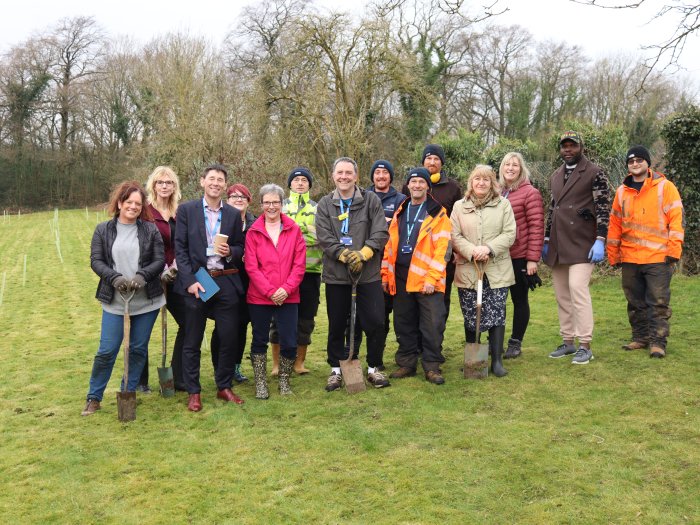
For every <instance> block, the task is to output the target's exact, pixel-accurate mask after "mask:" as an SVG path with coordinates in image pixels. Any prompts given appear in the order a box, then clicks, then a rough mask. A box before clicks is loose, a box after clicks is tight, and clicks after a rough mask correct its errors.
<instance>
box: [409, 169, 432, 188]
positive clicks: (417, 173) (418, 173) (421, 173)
mask: <svg viewBox="0 0 700 525" xmlns="http://www.w3.org/2000/svg"><path fill="white" fill-rule="evenodd" d="M414 177H419V178H421V179H423V180H425V181H426V182H427V183H428V189H433V183H432V182H431V181H430V173H429V172H428V170H426V169H425V168H413V169H412V170H411V171H409V172H408V176H407V177H406V184H408V183H409V182H411V179H413V178H414Z"/></svg>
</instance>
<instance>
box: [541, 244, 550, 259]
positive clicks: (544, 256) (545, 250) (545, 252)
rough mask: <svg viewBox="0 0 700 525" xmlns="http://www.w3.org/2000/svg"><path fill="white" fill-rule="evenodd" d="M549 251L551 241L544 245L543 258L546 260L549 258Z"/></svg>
mask: <svg viewBox="0 0 700 525" xmlns="http://www.w3.org/2000/svg"><path fill="white" fill-rule="evenodd" d="M548 252H549V243H547V242H546V243H544V244H543V245H542V260H543V261H544V260H545V259H546V258H547V253H548Z"/></svg>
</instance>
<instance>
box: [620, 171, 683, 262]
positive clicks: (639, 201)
mask: <svg viewBox="0 0 700 525" xmlns="http://www.w3.org/2000/svg"><path fill="white" fill-rule="evenodd" d="M631 181H632V176H631V175H628V176H627V178H626V179H625V180H624V181H623V183H622V185H621V186H620V187H619V188H617V191H616V192H615V200H614V201H613V205H612V211H611V213H610V228H609V229H608V241H607V248H608V261H609V262H610V264H612V265H615V264H618V263H633V264H649V263H659V262H664V260H665V258H666V257H667V256H668V257H673V258H675V259H680V258H681V251H682V245H683V237H684V231H683V203H682V202H681V196H680V194H679V193H678V189H676V187H675V186H674V185H673V183H672V182H671V181H670V180H668V179H666V176H665V175H663V174H662V173H657V172H653V171H651V170H649V176H648V177H647V178H646V179H645V180H644V185H643V186H642V189H641V190H639V191H637V190H635V189H634V188H631V187H630V186H628V183H629V182H631Z"/></svg>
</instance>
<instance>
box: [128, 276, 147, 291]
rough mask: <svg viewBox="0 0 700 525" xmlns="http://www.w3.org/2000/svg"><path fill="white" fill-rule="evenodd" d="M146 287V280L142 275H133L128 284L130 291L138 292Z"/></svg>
mask: <svg viewBox="0 0 700 525" xmlns="http://www.w3.org/2000/svg"><path fill="white" fill-rule="evenodd" d="M144 286H146V279H144V278H143V275H139V274H138V273H137V274H136V275H134V278H133V279H131V282H130V283H129V288H130V289H131V290H134V291H136V290H140V289H141V288H143V287H144Z"/></svg>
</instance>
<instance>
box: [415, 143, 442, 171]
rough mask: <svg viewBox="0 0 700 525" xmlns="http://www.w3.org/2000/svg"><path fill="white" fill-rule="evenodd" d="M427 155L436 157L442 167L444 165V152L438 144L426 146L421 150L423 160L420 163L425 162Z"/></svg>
mask: <svg viewBox="0 0 700 525" xmlns="http://www.w3.org/2000/svg"><path fill="white" fill-rule="evenodd" d="M428 155H437V156H438V157H440V160H441V161H442V165H443V166H444V165H445V150H443V149H442V146H440V144H428V145H427V146H426V147H425V149H423V158H422V159H421V162H425V157H427V156H428Z"/></svg>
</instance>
